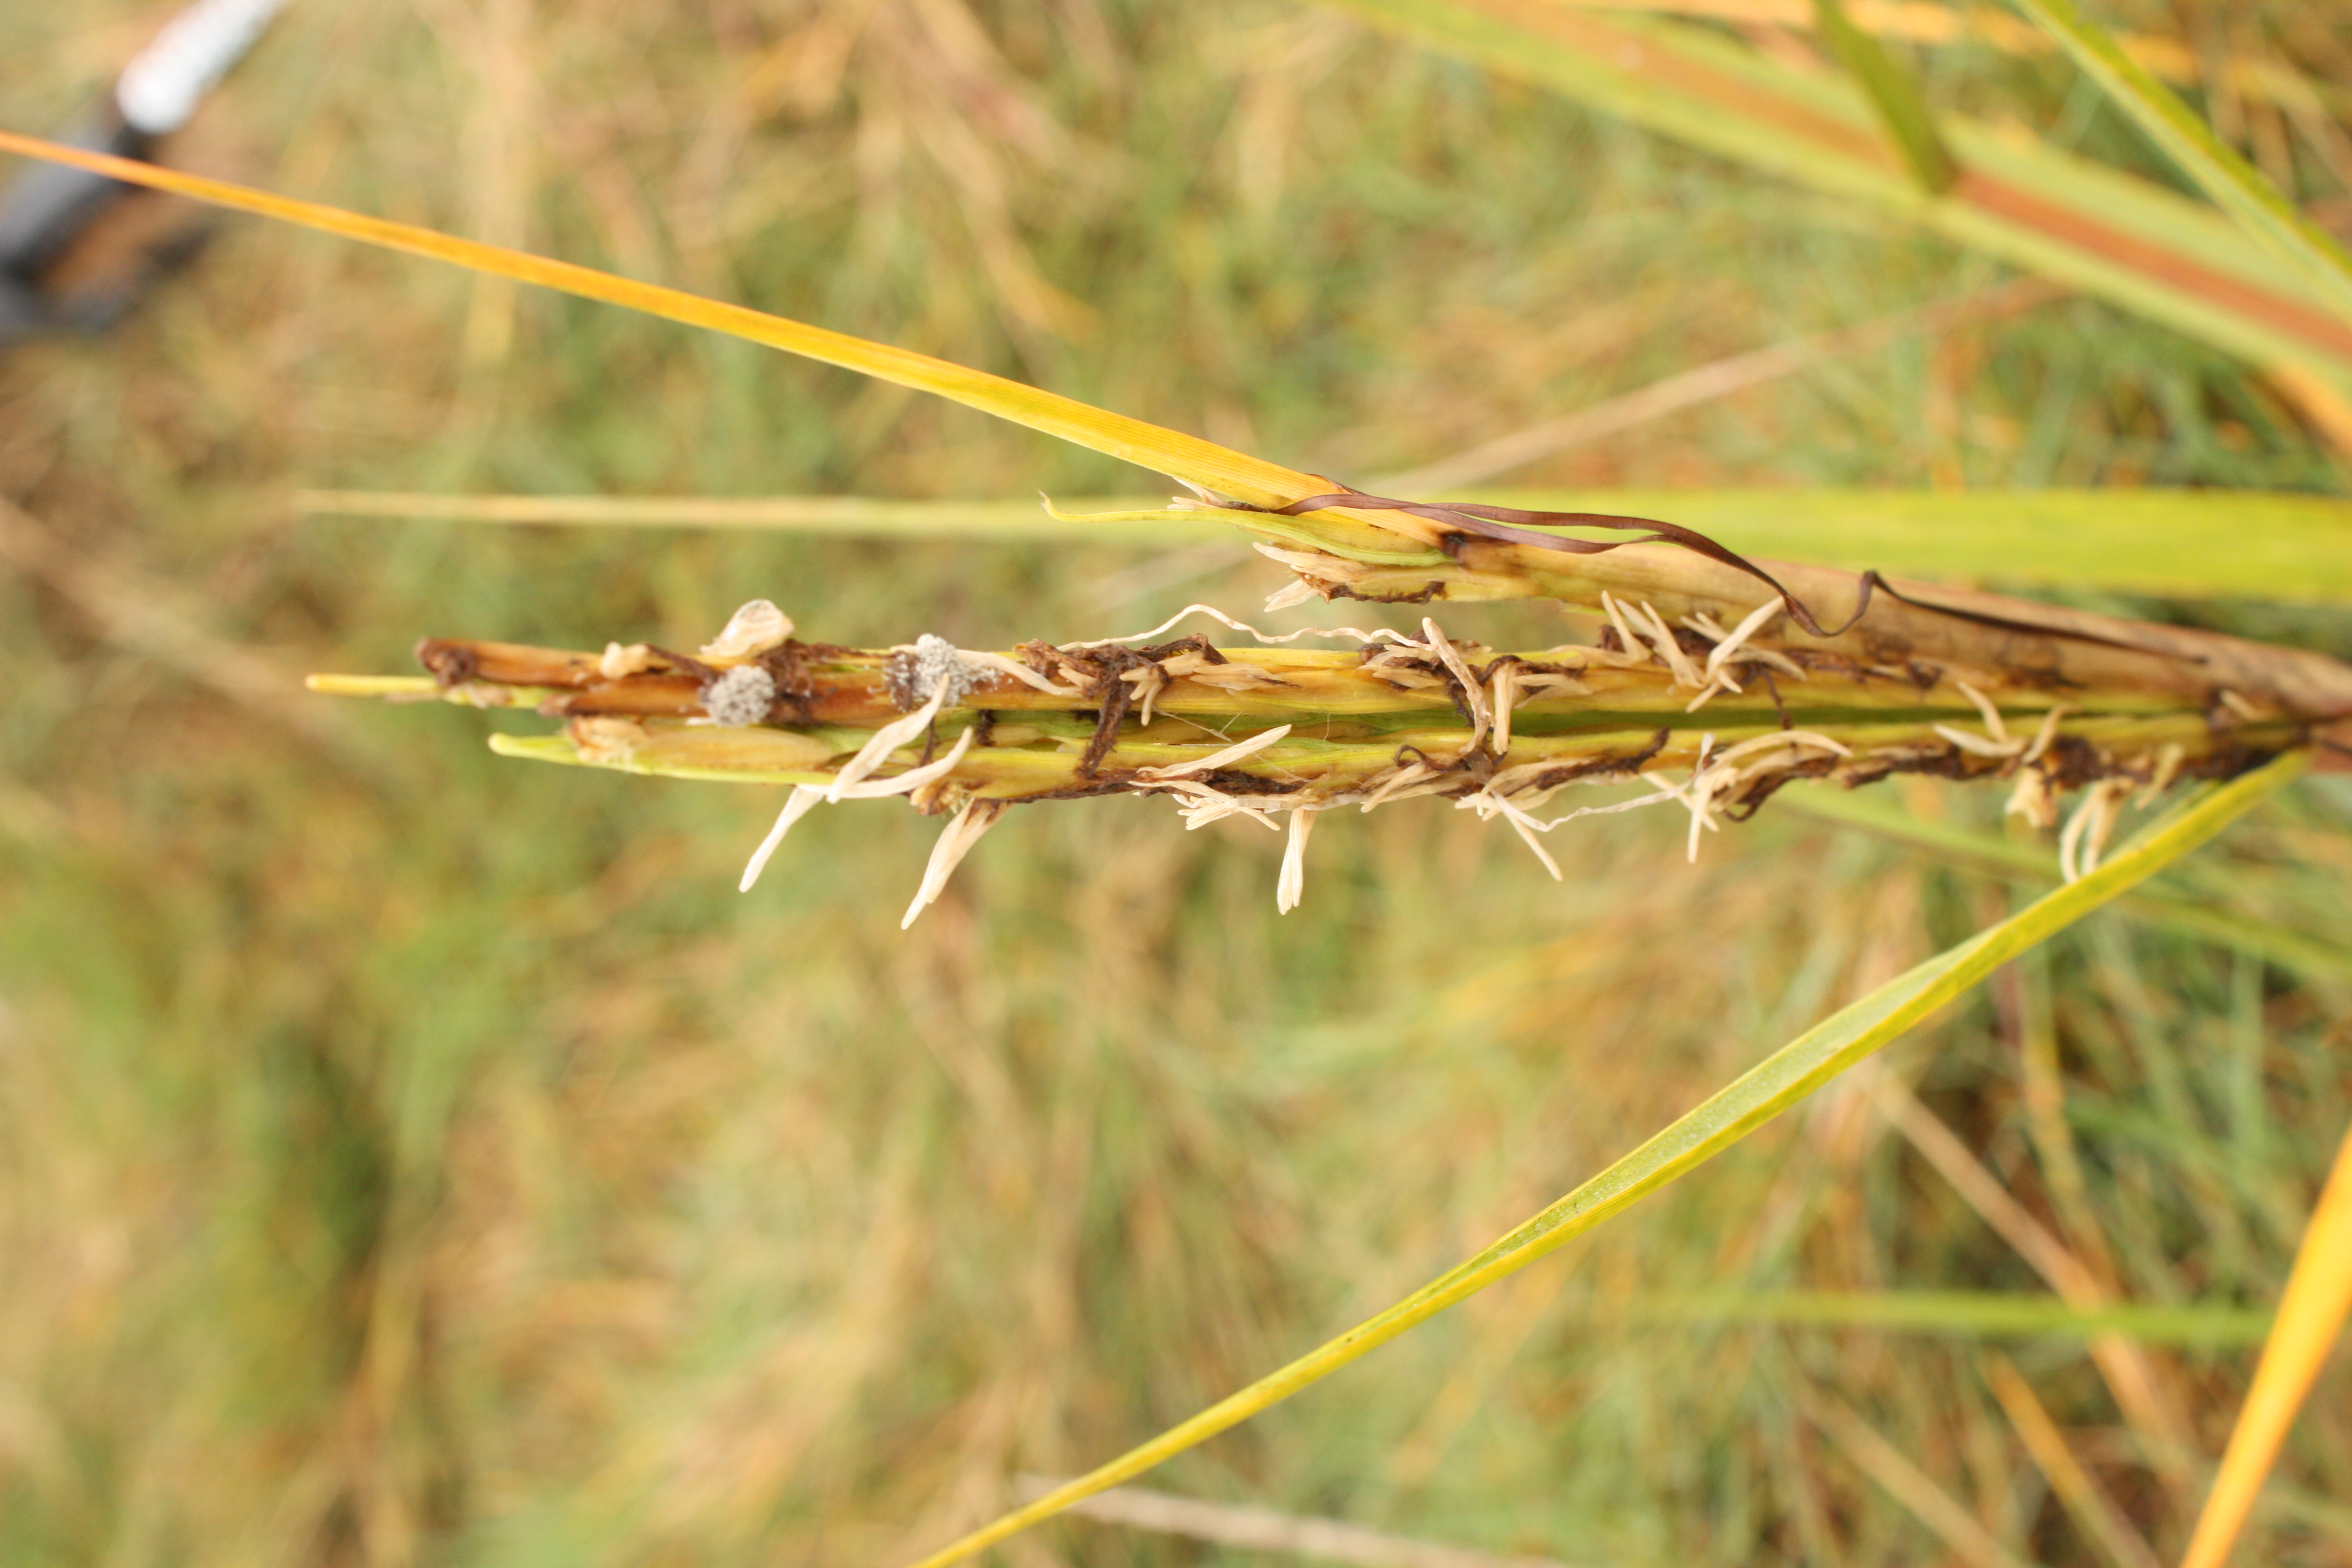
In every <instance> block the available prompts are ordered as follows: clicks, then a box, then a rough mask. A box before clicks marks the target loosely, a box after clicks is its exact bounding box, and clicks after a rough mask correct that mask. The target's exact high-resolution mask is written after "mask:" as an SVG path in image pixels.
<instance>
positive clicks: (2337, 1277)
mask: <svg viewBox="0 0 2352 1568" xmlns="http://www.w3.org/2000/svg"><path fill="white" fill-rule="evenodd" d="M2347 1312H2352V1132H2347V1133H2346V1134H2345V1137H2344V1146H2343V1148H2342V1149H2340V1150H2338V1151H2337V1152H2336V1168H2335V1170H2334V1171H2333V1172H2332V1173H2330V1174H2329V1176H2328V1178H2327V1184H2326V1186H2325V1187H2323V1188H2321V1189H2320V1193H2319V1203H2318V1205H2317V1206H2316V1207H2315V1208H2314V1209H2313V1210H2312V1211H2311V1224H2310V1225H2309V1226H2307V1227H2306V1228H2305V1231H2304V1233H2303V1246H2302V1247H2301V1248H2300V1249H2299V1250H2298V1251H2297V1252H2296V1253H2295V1258H2294V1272H2292V1273H2291V1274H2289V1275H2288V1276H2287V1281H2286V1293H2285V1295H2284V1296H2283V1297H2282V1298H2281V1299H2280V1300H2279V1310H2278V1321H2277V1323H2276V1325H2275V1326H2274V1327H2273V1329H2272V1330H2271V1337H2270V1340H2269V1342H2267V1343H2265V1344H2264V1345H2263V1359H2262V1360H2261V1362H2260V1363H2257V1364H2256V1366H2255V1368H2254V1384H2253V1386H2252V1388H2250V1389H2248V1390H2247V1391H2246V1404H2245V1407H2244V1408H2243V1409H2242V1410H2241V1411H2240V1412H2239V1413H2238V1425H2237V1426H2236V1428H2235V1429H2234V1430H2232V1431H2231V1434H2230V1447H2229V1448H2228V1450H2227V1451H2226V1452H2224V1453H2223V1454H2222V1456H2221V1472H2220V1474H2218V1475H2216V1476H2215V1477H2214V1478H2213V1490H2212V1493H2211V1495H2210V1496H2209V1497H2208V1498H2206V1500H2205V1511H2204V1512H2203V1513H2202V1514H2200V1515H2199V1516H2198V1520H2197V1531H2196V1533H2195V1534H2194V1535H2192V1536H2191V1537H2190V1538H2189V1552H2188V1554H2187V1555H2186V1556H2184V1557H2183V1558H2182V1559H2181V1568H2221V1563H2223V1562H2225V1561H2227V1560H2228V1558H2229V1555H2230V1548H2231V1545H2232V1544H2233V1543H2235V1542H2236V1541H2237V1539H2238V1531H2239V1530H2240V1529H2241V1528H2242V1527H2243V1526H2244V1524H2245V1522H2246V1515H2247V1514H2248V1513H2250V1512H2251V1511H2252V1509H2253V1506H2254V1499H2255V1497H2256V1496H2257V1495H2258V1494H2259V1493H2260V1492H2261V1491H2262V1489H2263V1479H2265V1478H2266V1477H2268V1476H2269V1474H2270V1470H2271V1465H2272V1463H2273V1461H2274V1460H2276V1459H2277V1458H2278V1451H2279V1445H2280V1444H2282V1443H2284V1441H2285V1440H2286V1433H2287V1428H2288V1427H2289V1426H2293V1425H2294V1417H2295V1412H2296V1411H2298V1410H2300V1409H2302V1408H2303V1401H2304V1397H2305V1395H2306V1394H2309V1393H2310V1392H2311V1385H2312V1383H2313V1381H2314V1380H2315V1379H2316V1378H2317V1377H2318V1376H2319V1369H2320V1367H2321V1365H2322V1364H2323V1363H2325V1362H2326V1360H2327V1352H2328V1351H2329V1349H2330V1348H2331V1347H2332V1346H2333V1345H2334V1344H2335V1343H2336V1335H2337V1334H2339V1333H2341V1332H2342V1331H2343V1329H2344V1319H2345V1315H2346V1314H2347Z"/></svg>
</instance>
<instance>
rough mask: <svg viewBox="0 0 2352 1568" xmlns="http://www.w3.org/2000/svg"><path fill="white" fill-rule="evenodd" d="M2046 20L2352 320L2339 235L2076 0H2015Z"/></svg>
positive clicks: (2152, 131)
mask: <svg viewBox="0 0 2352 1568" xmlns="http://www.w3.org/2000/svg"><path fill="white" fill-rule="evenodd" d="M2012 3H2013V4H2014V5H2016V6H2017V8H2018V9H2019V10H2021V11H2022V12H2024V13H2025V14H2026V15H2027V16H2031V17H2032V18H2033V19H2034V20H2035V21H2036V22H2038V23H2040V24H2041V25H2042V28H2043V29H2044V30H2045V31H2046V32H2048V33H2049V34H2050V36H2051V37H2053V38H2055V39H2057V40H2058V43H2059V45H2060V47H2063V48H2064V49H2065V51H2066V53H2067V54H2068V55H2069V56H2071V57H2072V58H2074V63H2075V64H2076V65H2077V66H2080V67H2081V68H2083V70H2084V73H2085V74H2086V75H2088V76H2089V77H2090V78H2091V79H2093V80H2094V81H2096V82H2097V83H2098V84H2099V85H2100V86H2101V87H2103V88H2105V89H2106V92H2107V96H2108V97H2110V98H2112V99H2114V100H2116V103H2118V104H2120V105H2121V106H2122V107H2123V110H2124V111H2125V112H2126V114H2129V115H2130V116H2131V117H2132V119H2133V120H2134V121H2137V123H2138V125H2139V128H2140V129H2141V130H2142V131H2145V132H2147V134H2148V137H2149V139H2150V140H2151V141H2153V142H2156V144H2157V145H2158V146H2159V147H2161V148H2163V149H2164V151H2165V152H2166V153H2168V154H2169V155H2170V156H2171V158H2172V161H2173V162H2174V163H2178V164H2179V165H2180V168H2181V172H2182V173H2184V174H2187V175H2188V176H2189V178H2190V179H2192V180H2194V181H2196V182H2197V184H2198V186H2199V187H2200V189H2202V190H2203V191H2204V193H2205V194H2206V195H2209V196H2210V197H2212V198H2213V200H2214V202H2215V203H2216V204H2218V205H2221V207H2222V208H2223V209H2225V210H2226V211H2228V212H2229V213H2230V215H2231V216H2233V217H2235V218H2236V219H2237V220H2238V222H2239V223H2241V224H2242V225H2243V226H2245V229H2246V232H2247V233H2248V234H2251V235H2252V236H2253V237H2254V238H2255V239H2256V240H2257V241H2259V242H2260V243H2261V244H2263V245H2264V246H2266V247H2269V248H2270V250H2271V251H2272V252H2273V253H2274V254H2275V255H2277V256H2279V257H2281V258H2284V259H2285V260H2286V261H2287V262H2289V263H2290V264H2292V265H2293V266H2294V267H2296V268H2299V269H2300V270H2301V271H2302V272H2303V274H2304V275H2305V277H2306V278H2307V279H2310V281H2311V284H2312V286H2313V288H2314V289H2316V290H2317V291H2318V292H2319V293H2320V294H2321V295H2322V296H2323V297H2325V298H2326V300H2328V301H2329V302H2330V303H2331V304H2332V305H2334V307H2335V308H2336V313H2337V314H2338V315H2339V316H2341V317H2343V318H2344V319H2345V320H2346V321H2352V256H2347V255H2346V254H2345V251H2344V247H2342V246H2341V245H2338V244H2337V243H2336V239H2335V237H2334V236H2332V235H2330V234H2329V233H2328V232H2327V231H2326V230H2325V229H2323V228H2321V227H2320V226H2318V225H2317V224H2315V223H2314V222H2312V221H2311V220H2310V219H2309V218H2307V217H2305V216H2303V214H2301V213H2300V212H2297V211H2296V210H2295V208H2294V204H2293V203H2292V202H2290V201H2288V200H2287V198H2286V197H2285V196H2284V195H2282V194H2281V193H2280V191H2279V189H2278V187H2276V186H2275V185H2273V184H2271V183H2270V181H2269V180H2267V179H2265V178H2264V177H2263V173H2262V171H2261V170H2259V169H2257V168H2255V167H2254V166H2253V165H2252V163H2248V162H2247V161H2246V160H2245V159H2244V158H2243V157H2242V156H2241V155H2240V154H2239V153H2238V151H2237V150H2236V149H2235V148H2233V147H2231V145H2230V144H2229V143H2228V142H2224V141H2222V140H2221V138H2220V137H2219V136H2216V135H2215V134H2214V133H2213V129H2212V127H2211V126H2210V125H2207V124H2206V123H2205V121H2203V120H2202V119H2200V118H2199V117H2198V115H2197V114H2196V112H2195V111H2194V110H2191V109H2190V108H2189V106H2188V105H2187V104H2185V103H2183V102H2181V101H2180V98H2179V94H2177V93H2175V92H2174V91H2173V90H2172V89H2170V88H2168V87H2166V86H2165V85H2164V84H2163V83H2162V82H2160V81H2158V80H2157V79H2156V78H2155V76H2154V75H2152V74H2151V73H2150V72H2149V71H2148V69H2147V67H2145V66H2143V65H2141V64H2140V63H2139V62H2138V61H2137V60H2136V59H2134V58H2131V56H2130V55H2128V54H2126V53H2125V52H2124V49H2123V47H2121V46H2120V45H2119V44H2117V43H2116V40H2115V38H2114V37H2111V36H2109V34H2108V33H2107V31H2106V29H2105V28H2104V27H2102V26H2099V25H2098V24H2097V23H2096V22H2094V21H2093V20H2091V19H2090V18H2089V17H2088V16H2084V15H2083V13H2082V12H2081V10H2079V9H2078V8H2077V7H2076V6H2075V5H2074V0H2012Z"/></svg>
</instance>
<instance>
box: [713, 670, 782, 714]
mask: <svg viewBox="0 0 2352 1568" xmlns="http://www.w3.org/2000/svg"><path fill="white" fill-rule="evenodd" d="M775 704H776V678H775V677H774V676H772V675H771V674H769V673H768V672H767V670H766V669H764V668H761V667H760V666H759V665H756V664H739V665H737V666H736V667H735V668H732V669H730V670H726V671H723V672H722V673H721V674H719V677H718V678H717V679H714V680H712V681H710V682H709V684H708V685H706V686H704V687H703V689H702V707H703V710H704V711H705V712H707V713H709V715H710V721H711V722H712V723H714V724H717V725H719V726H720V727H722V728H724V729H729V730H741V729H746V728H748V727H750V726H751V725H753V724H763V723H765V722H767V719H768V710H770V709H771V708H773V707H774V706H775Z"/></svg>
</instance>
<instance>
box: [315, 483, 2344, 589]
mask: <svg viewBox="0 0 2352 1568" xmlns="http://www.w3.org/2000/svg"><path fill="white" fill-rule="evenodd" d="M1451 499H1454V500H1476V501H1488V502H1493V503H1496V504H1499V505H1503V506H1515V507H1524V508H1528V509H1529V510H1549V511H1601V512H1611V513H1615V514H1619V515H1630V516H1634V517H1671V518H1673V519H1675V521H1678V522H1682V523H1685V524H1686V525H1688V526H1690V527H1692V528H1696V529H1697V530H1699V531H1701V532H1703V533H1706V534H1708V535H1711V536H1712V537H1714V538H1717V539H1719V540H1721V541H1722V542H1724V543H1725V544H1726V545H1727V546H1728V547H1729V548H1731V549H1734V550H1738V551H1740V552H1743V553H1745V554H1749V555H1758V556H1773V557H1777V558H1780V559H1782V560H1794V561H1812V562H1818V563H1822V564H1823V565H1827V566H1843V567H1848V568H1851V569H1852V570H1854V571H1857V572H1859V571H1863V570H1865V569H1867V568H1871V567H1876V568H1877V569H1879V570H1881V571H1884V572H1890V573H1894V574H1898V575H1904V576H1913V577H1928V578H1937V579H1941V580H1944V581H1948V582H1951V581H1958V582H1969V583H1976V582H1985V583H1998V584H2005V585H2010V586H2034V585H2047V586H2052V587H2058V586H2066V587H2074V588H2094V589H2103V590H2105V591H2108V592H2111V593H2126V594H2155V595H2166V596H2171V597H2179V598H2195V599H2230V598H2241V599H2267V600H2276V601H2279V602H2282V603H2310V604H2338V605H2352V501H2346V500H2336V499H2335V498H2333V497H2328V496H2315V495H2292V494H2283V493H2275V492H2269V491H2245V490H2190V489H2089V490H2063V489H2053V490H1856V489H1801V490H1795V489H1777V490H1775V489H1591V490H1559V489H1485V488H1475V487H1474V488H1472V489H1465V490H1464V491H1462V492H1461V494H1460V495H1459V496H1456V497H1454V498H1451ZM1059 504H1060V505H1061V507H1062V509H1063V510H1064V511H1065V512H1068V513H1076V512H1098V511H1118V510H1135V509H1139V508H1148V507H1150V506H1152V505H1154V504H1156V503H1155V502H1154V501H1153V500H1151V498H1149V497H1129V498H1103V499H1087V500H1069V499H1064V500H1061V501H1060V503H1059ZM291 506H292V509H293V510H294V511H295V513H296V514H297V515H299V516H305V517H354V518H356V517H374V518H391V519H415V520H420V521H422V520H432V521H466V522H503V523H567V524H583V525H598V526H613V527H641V528H711V529H775V530H779V531H791V532H806V533H824V534H842V535H854V536H859V537H866V538H877V539H980V540H1003V541H1012V540H1055V539H1086V540H1092V541H1096V542H1113V543H1133V544H1137V545H1185V544H1196V543H1205V542H1211V541H1213V540H1216V539H1220V538H1231V537H1232V535H1231V534H1230V533H1229V532H1227V531H1226V525H1224V524H1223V523H1222V522H1219V521H1213V520H1210V519H1207V518H1200V519H1187V518H1186V517H1184V516H1183V515H1182V514H1181V513H1170V514H1167V515H1166V516H1165V517H1164V518H1154V519H1153V520H1152V521H1148V522H1122V523H1097V522H1085V521H1072V520H1071V519H1070V518H1069V517H1067V516H1065V517H1055V516H1053V515H1052V514H1051V513H1049V512H1047V511H1046V510H1045V509H1044V508H1043V507H1041V506H1039V505H1038V504H1037V502H1036V501H1034V500H878V499H869V498H866V497H861V496H765V497H742V498H736V497H716V496H522V495H421V494H414V493H385V492H371V491H364V490H302V491H298V492H297V493H296V494H295V495H294V497H293V498H292V501H291Z"/></svg>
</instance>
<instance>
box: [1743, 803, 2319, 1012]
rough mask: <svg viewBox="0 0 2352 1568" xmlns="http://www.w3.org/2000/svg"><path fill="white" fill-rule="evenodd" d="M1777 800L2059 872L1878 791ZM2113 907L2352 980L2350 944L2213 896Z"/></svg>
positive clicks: (2313, 974) (2145, 898) (2129, 900)
mask: <svg viewBox="0 0 2352 1568" xmlns="http://www.w3.org/2000/svg"><path fill="white" fill-rule="evenodd" d="M1775 804H1776V805H1787V806H1788V807H1789V808H1790V810H1792V811H1797V812H1801V813H1802V814H1803V815H1805V816H1812V817H1818V818H1820V819H1821V820H1822V821H1824V822H1834V823H1838V824H1840V825H1842V826H1848V827H1859V828H1861V829H1863V830H1864V832H1866V833H1874V834H1877V835H1879V836H1880V837H1885V838H1891V839H1894V840H1895V841H1897V842H1899V843H1904V844H1908V845H1911V846H1913V847H1916V848H1920V849H1925V850H1927V852H1928V853H1930V854H1932V855H1935V856H1937V857H1938V858H1942V859H1945V860H1948V861H1951V862H1954V863H1956V864H1958V865H1961V866H1966V867H1970V868H1975V869H1978V870H1980V871H1984V872H1987V873H1990V875H1993V876H1997V877H2001V878H2005V879H2010V880H2012V881H2026V882H2034V883H2047V882H2051V881H2054V880H2056V879H2057V877H2058V866H2057V863H2056V858H2055V857H2053V855H2052V854H2051V853H2050V851H2049V849H2048V848H2047V847H2030V846H2027V845H2024V844H2021V843H2018V842H2016V841H2015V840H2013V839H2009V838H2003V837H1999V836H1998V835H1995V834H1990V833H1982V832H1979V831H1978V830H1976V829H1974V828H1970V827H1962V826H1958V825H1956V824H1953V823H1948V822H1929V821H1926V820H1924V819H1923V818H1920V817H1917V816H1912V815H1911V814H1910V813H1909V812H1907V811H1905V810H1904V809H1903V808H1902V807H1901V806H1899V805H1894V804H1892V803H1890V802H1888V801H1886V800H1885V799H1884V798H1883V797H1879V796H1874V795H1856V794H1853V793H1849V792H1846V791H1842V790H1803V791H1784V792H1783V793H1782V794H1781V795H1780V800H1779V801H1777V802H1775ZM2115 907H2116V912H2117V913H2118V914H2121V915H2123V916H2125V917H2126V918H2127V919H2131V920H2136V921H2140V922H2141V923H2142V924H2145V925H2149V926H2154V927H2157V928H2158V929H2160V930H2165V931H2174V932H2176V933H2178V934H2179V935H2181V936H2186V937H2192V938H2194V939H2196V940H2197V941H2199V942H2212V943H2214V944H2216V945H2217V946H2221V947H2232V948H2236V949H2238V950H2240V951H2241V952H2251V953H2256V954H2259V955H2260V956H2262V957H2263V958H2265V959H2267V960H2269V961H2270V962H2271V963H2275V964H2277V965H2278V966H2279V967H2280V968H2282V969H2286V970H2290V971H2292V972H2294V973H2297V974H2301V975H2304V976H2305V977H2306V978H2309V979H2314V980H2325V981H2334V982H2336V983H2338V984H2341V983H2343V982H2346V981H2352V948H2347V947H2345V946H2343V945H2341V944H2339V943H2336V942H2327V941H2323V940H2320V939H2318V938H2315V937H2310V936H2306V935H2305V934H2304V933H2303V932H2301V931H2295V930H2293V929H2291V928H2289V927H2287V926H2284V925H2281V924H2279V923H2278V922H2276V921H2266V920H2260V919H2257V918H2255V917H2254V916H2252V915H2246V914H2240V913H2238V912H2236V911H2234V910H2228V909H2222V908H2217V907H2216V906H2215V905H2214V903H2213V902H2212V901H2211V900H2207V899H2190V898H2182V897H2179V896H2178V895H2174V894H2167V893H2161V892H2151V891H2149V890H2148V889H2145V888H2142V889H2135V890H2134V891H2132V892H2129V893H2126V894H2125V895H2124V896H2123V897H2122V898H2120V899H2117V900H2116V906H2115Z"/></svg>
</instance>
